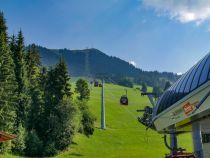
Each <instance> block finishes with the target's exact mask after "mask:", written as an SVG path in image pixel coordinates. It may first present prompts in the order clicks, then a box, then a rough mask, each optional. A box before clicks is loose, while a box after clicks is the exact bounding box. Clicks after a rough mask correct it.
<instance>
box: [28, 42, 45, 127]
mask: <svg viewBox="0 0 210 158" xmlns="http://www.w3.org/2000/svg"><path fill="white" fill-rule="evenodd" d="M26 68H27V76H28V79H29V83H30V84H29V94H30V97H31V106H30V110H29V114H28V121H27V122H28V124H27V128H28V130H32V129H34V130H36V131H39V130H40V128H41V127H40V123H39V122H40V121H41V115H42V112H43V104H44V101H43V91H42V88H41V86H42V85H41V62H40V57H39V53H38V50H37V49H36V46H35V44H32V45H31V46H29V49H28V52H27V54H26Z"/></svg>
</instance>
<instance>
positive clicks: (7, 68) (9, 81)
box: [0, 12, 16, 152]
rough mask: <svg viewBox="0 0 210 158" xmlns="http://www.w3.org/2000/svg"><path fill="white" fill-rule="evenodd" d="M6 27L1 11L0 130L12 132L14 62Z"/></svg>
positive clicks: (14, 97) (0, 145) (2, 148)
mask: <svg viewBox="0 0 210 158" xmlns="http://www.w3.org/2000/svg"><path fill="white" fill-rule="evenodd" d="M6 31H7V27H6V21H5V19H4V16H3V13H2V12H1V13H0V117H1V119H0V131H2V132H9V133H11V132H13V124H14V118H15V110H14V107H15V100H16V93H15V89H16V82H15V74H14V64H13V60H12V56H11V53H10V50H9V46H8V40H7V32H6ZM7 145H8V144H7V143H4V144H0V151H1V152H4V151H5V150H7V149H8V148H9V146H7Z"/></svg>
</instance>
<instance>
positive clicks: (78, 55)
mask: <svg viewBox="0 0 210 158" xmlns="http://www.w3.org/2000/svg"><path fill="white" fill-rule="evenodd" d="M38 49H39V52H40V55H41V58H42V62H43V64H44V65H45V66H50V65H54V64H56V63H57V61H58V59H59V58H60V57H64V59H65V61H66V63H67V66H68V68H69V70H70V73H71V75H72V76H91V77H95V76H97V75H99V74H103V75H106V76H112V77H113V76H115V77H116V76H126V77H132V78H134V79H135V81H136V82H139V83H140V82H146V83H147V84H148V85H150V86H154V84H155V83H154V82H157V81H159V80H161V79H164V80H169V81H171V82H174V81H175V80H176V79H177V77H178V76H177V75H175V74H174V73H168V72H163V73H160V72H157V71H143V70H141V69H139V68H136V67H134V66H133V65H131V64H129V63H128V62H126V61H124V60H121V59H120V58H117V57H113V56H108V55H106V54H105V53H103V52H101V51H99V50H97V49H84V50H68V49H47V48H44V47H41V46H38Z"/></svg>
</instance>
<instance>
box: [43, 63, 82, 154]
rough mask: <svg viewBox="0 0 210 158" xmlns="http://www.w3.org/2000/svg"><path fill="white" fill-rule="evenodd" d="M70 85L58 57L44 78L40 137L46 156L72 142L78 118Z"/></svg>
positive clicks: (64, 68)
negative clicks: (53, 66)
mask: <svg viewBox="0 0 210 158" xmlns="http://www.w3.org/2000/svg"><path fill="white" fill-rule="evenodd" d="M70 87H71V85H70V77H69V74H68V70H67V67H66V65H65V63H64V60H63V59H60V61H59V63H58V64H57V65H56V67H55V68H50V70H49V72H48V74H47V79H46V88H45V104H44V114H43V117H42V120H43V125H42V127H43V129H42V137H41V139H42V140H43V142H44V150H45V155H46V156H52V155H54V154H56V153H57V152H58V151H60V150H63V149H65V148H66V147H67V146H68V145H69V144H70V143H71V142H72V138H73V135H74V133H75V130H76V127H77V126H78V125H79V119H76V118H77V117H76V115H77V113H78V110H77V107H76V106H75V104H74V103H73V101H72V99H71V95H72V93H71V91H70V90H71V89H70ZM76 120H77V121H76Z"/></svg>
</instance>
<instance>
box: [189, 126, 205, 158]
mask: <svg viewBox="0 0 210 158" xmlns="http://www.w3.org/2000/svg"><path fill="white" fill-rule="evenodd" d="M192 137H193V147H194V153H195V155H196V156H197V157H198V158H203V145H202V136H201V126H200V123H199V122H194V123H193V124H192Z"/></svg>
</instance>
